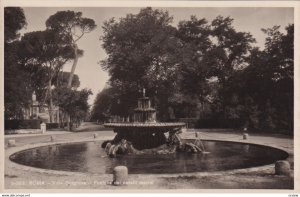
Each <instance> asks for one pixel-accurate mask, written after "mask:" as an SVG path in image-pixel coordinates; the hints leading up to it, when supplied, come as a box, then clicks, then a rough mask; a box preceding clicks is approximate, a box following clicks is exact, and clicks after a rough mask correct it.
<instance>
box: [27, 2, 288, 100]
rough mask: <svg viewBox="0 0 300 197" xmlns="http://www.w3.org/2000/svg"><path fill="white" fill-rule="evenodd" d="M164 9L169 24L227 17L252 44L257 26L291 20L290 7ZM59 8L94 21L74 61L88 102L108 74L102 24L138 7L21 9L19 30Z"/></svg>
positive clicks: (41, 25)
mask: <svg viewBox="0 0 300 197" xmlns="http://www.w3.org/2000/svg"><path fill="white" fill-rule="evenodd" d="M159 9H163V10H168V11H169V14H170V15H171V16H173V18H174V20H173V25H174V26H176V25H177V24H178V22H179V21H181V20H188V19H189V18H190V16H191V15H196V16H197V17H198V18H206V19H207V20H208V21H209V22H210V21H211V20H213V19H214V18H216V17H217V16H218V15H221V16H224V17H226V16H230V17H232V18H233V19H234V22H233V26H234V27H235V29H236V30H237V31H245V32H250V33H251V34H252V35H253V37H254V38H255V39H256V41H257V43H256V44H255V45H256V46H259V47H261V48H262V47H263V45H264V39H265V35H264V34H263V33H262V31H261V28H270V27H273V26H274V25H280V26H281V30H282V31H284V27H285V26H287V25H288V24H291V23H294V22H293V21H294V14H293V13H294V11H293V8H159ZM60 10H74V11H80V12H82V13H83V17H88V18H92V19H94V20H95V22H96V24H97V29H96V30H94V31H93V32H91V33H89V34H86V35H85V36H84V37H83V38H82V39H81V40H80V41H79V42H78V47H79V48H80V49H83V50H84V56H83V57H81V58H80V59H79V61H78V64H77V68H76V71H75V74H77V75H78V76H79V79H80V88H89V89H91V90H92V91H93V96H91V97H90V99H89V103H90V104H93V101H94V99H95V97H96V95H97V93H98V92H100V91H101V90H102V89H103V88H104V86H105V83H106V82H107V80H108V79H109V76H108V74H107V73H106V72H104V71H102V69H101V67H100V65H99V64H98V62H99V61H100V60H103V59H105V58H106V53H105V51H104V50H103V49H102V48H101V44H102V43H101V41H100V40H99V38H100V37H101V36H102V28H101V27H102V24H103V22H104V21H105V20H108V19H110V18H112V17H115V18H116V19H118V18H121V17H125V16H126V14H128V13H133V14H136V13H138V12H139V10H140V8H65V7H64V8H40V7H39V8H29V7H27V8H24V12H25V16H26V20H27V23H28V25H27V28H26V29H25V30H23V31H22V32H23V33H24V32H31V31H38V30H44V29H45V28H46V27H45V22H46V20H47V19H48V18H49V16H51V15H53V14H55V13H56V12H57V11H60ZM71 65H72V64H71V63H70V64H68V65H66V66H65V67H64V71H70V70H71Z"/></svg>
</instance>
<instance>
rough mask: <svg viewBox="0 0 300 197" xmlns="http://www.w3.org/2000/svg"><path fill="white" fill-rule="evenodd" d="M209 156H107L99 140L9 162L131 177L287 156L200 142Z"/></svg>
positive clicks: (35, 152)
mask: <svg viewBox="0 0 300 197" xmlns="http://www.w3.org/2000/svg"><path fill="white" fill-rule="evenodd" d="M203 143H204V146H205V147H206V150H207V151H208V152H210V154H193V153H174V154H167V155H153V154H151V155H118V156H117V157H116V158H110V157H107V156H106V153H105V151H104V150H103V149H102V148H101V144H102V141H95V142H81V143H72V144H59V145H49V146H42V147H37V148H33V149H27V150H24V151H21V152H17V153H15V154H13V155H11V156H10V160H12V161H14V162H16V163H18V164H22V165H26V166H31V167H35V168H42V169H51V170H60V171H71V172H82V173H90V174H99V175H101V174H111V173H112V171H113V168H114V167H115V166H119V165H125V166H127V167H128V170H129V173H130V174H170V173H191V172H216V171H225V170H234V169H243V168H250V167H258V166H263V165H268V164H272V163H275V162H276V161H277V160H283V159H286V158H287V157H288V153H286V152H285V151H282V150H280V149H276V148H272V147H268V146H262V145H254V144H244V143H237V142H225V141H203Z"/></svg>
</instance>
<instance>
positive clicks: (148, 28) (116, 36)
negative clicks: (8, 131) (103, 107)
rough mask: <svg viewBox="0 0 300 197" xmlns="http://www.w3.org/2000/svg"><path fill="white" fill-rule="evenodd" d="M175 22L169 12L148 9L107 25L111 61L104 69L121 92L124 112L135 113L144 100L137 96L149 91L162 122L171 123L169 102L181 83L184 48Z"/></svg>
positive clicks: (105, 41)
mask: <svg viewBox="0 0 300 197" xmlns="http://www.w3.org/2000/svg"><path fill="white" fill-rule="evenodd" d="M171 22H172V17H170V16H169V14H168V12H164V11H160V10H153V9H152V8H144V9H141V11H140V12H139V13H138V14H136V15H133V14H128V15H127V16H126V17H124V18H121V19H120V20H119V21H116V20H115V19H110V20H108V21H106V22H105V23H104V25H103V31H104V35H103V36H102V41H103V44H102V46H103V48H104V49H105V50H106V52H107V54H108V58H107V59H106V60H104V61H102V62H101V66H102V68H103V69H104V70H106V71H108V72H109V74H110V76H111V77H110V85H111V86H112V87H114V88H116V89H119V99H120V103H119V104H120V105H121V106H122V109H124V110H126V111H130V110H132V109H133V107H134V106H135V105H136V103H135V102H136V98H137V97H138V96H141V92H140V93H139V94H137V93H138V92H139V91H141V89H142V88H146V90H147V93H146V94H147V96H150V97H152V98H154V105H157V108H158V118H160V119H167V114H166V111H167V110H166V107H167V105H168V99H169V97H170V95H172V92H174V90H175V87H176V82H177V72H176V71H177V69H178V64H176V63H177V61H176V54H177V50H178V49H179V44H180V42H179V40H178V38H177V37H176V28H175V27H173V26H171V25H170V24H171ZM158 97H159V99H158Z"/></svg>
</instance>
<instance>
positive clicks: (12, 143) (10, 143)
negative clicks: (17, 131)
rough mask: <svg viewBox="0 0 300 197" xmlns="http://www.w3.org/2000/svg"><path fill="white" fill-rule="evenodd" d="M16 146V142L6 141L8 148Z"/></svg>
mask: <svg viewBox="0 0 300 197" xmlns="http://www.w3.org/2000/svg"><path fill="white" fill-rule="evenodd" d="M15 146H16V140H13V139H11V140H8V147H15Z"/></svg>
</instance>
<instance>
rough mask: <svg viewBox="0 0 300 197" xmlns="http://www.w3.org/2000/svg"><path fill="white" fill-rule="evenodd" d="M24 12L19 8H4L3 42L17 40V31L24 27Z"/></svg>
mask: <svg viewBox="0 0 300 197" xmlns="http://www.w3.org/2000/svg"><path fill="white" fill-rule="evenodd" d="M26 24H27V23H26V18H25V15H24V10H23V9H22V8H20V7H5V8H4V40H5V42H10V41H13V40H15V39H17V38H18V37H19V36H20V34H19V33H18V31H19V30H21V29H22V28H24V27H25V26H26Z"/></svg>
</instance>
